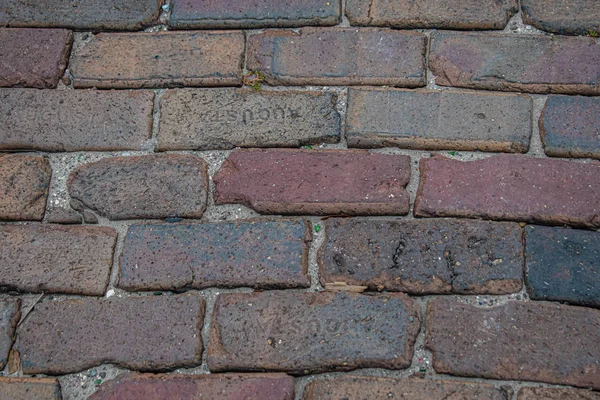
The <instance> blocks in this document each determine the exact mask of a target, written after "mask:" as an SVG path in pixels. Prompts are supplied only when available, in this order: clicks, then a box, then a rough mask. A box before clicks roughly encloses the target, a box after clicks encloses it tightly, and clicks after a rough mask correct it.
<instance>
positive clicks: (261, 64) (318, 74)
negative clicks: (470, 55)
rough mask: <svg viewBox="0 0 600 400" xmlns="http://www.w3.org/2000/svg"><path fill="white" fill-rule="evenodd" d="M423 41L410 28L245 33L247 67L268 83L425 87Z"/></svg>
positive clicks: (314, 29)
mask: <svg viewBox="0 0 600 400" xmlns="http://www.w3.org/2000/svg"><path fill="white" fill-rule="evenodd" d="M425 43H426V37H425V36H424V35H422V34H420V33H416V32H409V31H406V32H401V31H393V30H384V29H373V28H365V29H360V30H359V29H355V28H329V29H319V28H304V29H302V30H301V31H300V33H296V32H293V31H277V30H273V31H266V32H264V33H261V34H257V35H252V36H250V37H249V39H248V59H247V67H248V69H250V70H259V71H261V72H262V73H263V74H264V75H265V78H266V81H267V82H268V83H269V84H272V85H392V86H404V87H417V86H425Z"/></svg>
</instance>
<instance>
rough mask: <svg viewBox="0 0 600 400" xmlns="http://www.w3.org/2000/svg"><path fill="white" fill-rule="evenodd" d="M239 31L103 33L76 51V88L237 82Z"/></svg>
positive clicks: (240, 55)
mask: <svg viewBox="0 0 600 400" xmlns="http://www.w3.org/2000/svg"><path fill="white" fill-rule="evenodd" d="M244 40H245V38H244V34H243V32H158V33H147V32H142V33H101V34H99V35H96V36H94V38H93V39H92V40H91V41H90V42H89V43H87V44H86V45H85V46H84V47H83V48H82V49H81V50H79V51H78V52H77V53H75V54H74V55H73V57H72V59H71V65H70V71H71V74H72V76H73V82H74V85H75V87H76V88H86V87H98V88H142V87H173V86H236V85H241V83H242V61H243V55H244Z"/></svg>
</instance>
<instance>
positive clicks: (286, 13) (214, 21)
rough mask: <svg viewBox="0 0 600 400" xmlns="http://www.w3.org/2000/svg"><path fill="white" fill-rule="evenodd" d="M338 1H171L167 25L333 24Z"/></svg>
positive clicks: (204, 26) (266, 25)
mask: <svg viewBox="0 0 600 400" xmlns="http://www.w3.org/2000/svg"><path fill="white" fill-rule="evenodd" d="M340 17H341V4H340V0H330V1H322V0H295V1H280V0H251V1H243V2H240V1H236V0H213V1H205V0H174V1H173V11H172V12H171V20H170V25H171V26H173V27H174V28H176V29H190V28H200V29H211V28H268V27H293V26H308V25H335V24H337V23H338V22H339V21H340Z"/></svg>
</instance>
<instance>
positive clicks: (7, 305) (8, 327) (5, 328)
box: [0, 299, 21, 369]
mask: <svg viewBox="0 0 600 400" xmlns="http://www.w3.org/2000/svg"><path fill="white" fill-rule="evenodd" d="M20 308H21V300H19V299H17V300H16V301H0V369H4V366H5V365H6V361H7V359H8V352H9V351H10V348H11V346H12V344H13V339H14V335H15V329H16V328H17V323H18V322H19V319H20V318H21V310H20Z"/></svg>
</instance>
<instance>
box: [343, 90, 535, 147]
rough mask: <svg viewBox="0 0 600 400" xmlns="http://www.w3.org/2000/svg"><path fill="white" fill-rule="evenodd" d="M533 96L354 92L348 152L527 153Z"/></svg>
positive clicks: (350, 95)
mask: <svg viewBox="0 0 600 400" xmlns="http://www.w3.org/2000/svg"><path fill="white" fill-rule="evenodd" d="M531 110H532V102H531V99H530V98H529V97H528V96H523V95H505V94H479V93H478V94H475V93H469V92H454V91H442V92H440V91H422V92H421V91H414V90H393V89H378V90H373V89H350V90H349V91H348V112H347V114H346V138H347V140H348V146H350V147H362V148H374V147H390V146H398V147H403V148H408V149H426V150H440V149H454V150H471V151H476V150H481V151H496V152H498V151H505V152H519V153H524V152H526V151H527V150H528V149H529V138H530V137H531Z"/></svg>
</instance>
